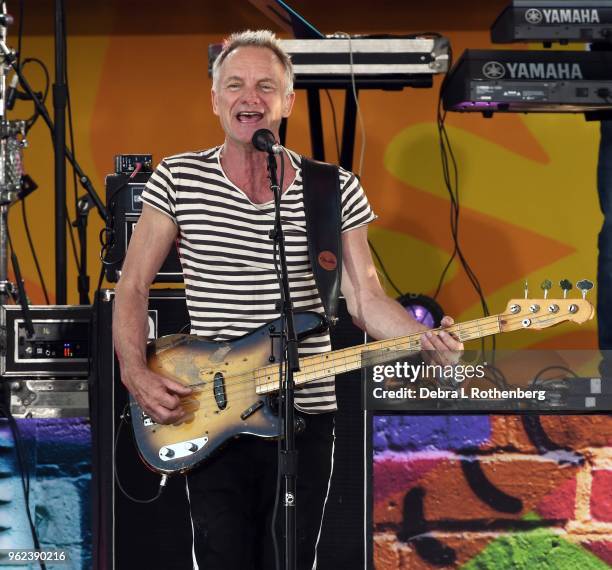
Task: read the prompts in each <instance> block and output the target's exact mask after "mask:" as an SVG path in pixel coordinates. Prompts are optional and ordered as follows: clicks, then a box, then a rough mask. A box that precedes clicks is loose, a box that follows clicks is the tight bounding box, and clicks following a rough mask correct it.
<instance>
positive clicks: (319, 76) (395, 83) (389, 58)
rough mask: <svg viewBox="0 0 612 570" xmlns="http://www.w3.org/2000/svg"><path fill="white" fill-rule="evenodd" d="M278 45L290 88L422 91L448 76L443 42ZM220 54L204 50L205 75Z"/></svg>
mask: <svg viewBox="0 0 612 570" xmlns="http://www.w3.org/2000/svg"><path fill="white" fill-rule="evenodd" d="M280 43H281V46H282V48H283V49H284V50H285V51H286V52H287V53H288V54H289V55H290V56H291V60H292V62H293V67H294V72H295V87H296V88H305V87H311V86H312V87H318V88H345V87H347V86H348V85H350V82H351V76H352V75H354V77H355V82H356V84H357V87H362V88H370V89H371V88H383V89H384V88H394V87H395V88H401V87H404V86H417V87H421V86H422V87H427V86H430V85H431V83H432V76H433V75H435V74H438V73H446V71H447V70H448V59H449V43H448V40H447V39H446V38H443V37H410V38H401V37H385V38H363V37H355V38H351V39H350V40H349V39H348V38H346V37H344V36H340V37H326V38H322V39H296V40H280ZM221 48H222V45H221V44H212V45H210V46H209V48H208V71H209V75H211V74H212V65H213V62H214V61H215V59H216V58H217V56H218V55H219V53H220V52H221ZM351 56H352V63H351Z"/></svg>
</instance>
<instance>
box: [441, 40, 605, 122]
mask: <svg viewBox="0 0 612 570" xmlns="http://www.w3.org/2000/svg"><path fill="white" fill-rule="evenodd" d="M442 100H443V104H444V108H445V109H447V110H450V111H463V112H482V113H485V114H491V113H492V112H543V113H584V112H601V111H606V112H610V111H611V110H612V52H605V51H602V52H587V51H550V50H540V51H527V50H525V51H522V50H521V51H514V50H466V51H465V52H464V53H463V55H462V56H461V58H460V59H459V61H457V64H456V65H455V66H454V67H453V69H452V70H451V72H450V74H449V76H448V78H447V81H446V84H445V86H444V90H443V94H442Z"/></svg>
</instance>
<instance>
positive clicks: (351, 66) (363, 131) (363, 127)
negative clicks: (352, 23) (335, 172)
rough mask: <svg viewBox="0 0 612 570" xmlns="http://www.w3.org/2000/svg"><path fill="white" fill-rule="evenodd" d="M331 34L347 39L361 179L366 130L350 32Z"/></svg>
mask: <svg viewBox="0 0 612 570" xmlns="http://www.w3.org/2000/svg"><path fill="white" fill-rule="evenodd" d="M333 36H337V37H343V38H346V39H347V40H348V47H349V63H350V68H351V87H352V90H353V99H354V100H355V107H356V109H357V118H358V119H359V127H360V129H361V153H360V156H359V170H358V171H357V175H358V176H359V178H360V179H361V178H362V177H363V161H364V158H365V149H366V130H365V126H364V124H363V116H362V114H361V106H360V105H359V98H358V97H357V84H356V82H355V69H354V64H353V44H352V38H351V36H350V34H347V33H346V32H335V33H334V34H333Z"/></svg>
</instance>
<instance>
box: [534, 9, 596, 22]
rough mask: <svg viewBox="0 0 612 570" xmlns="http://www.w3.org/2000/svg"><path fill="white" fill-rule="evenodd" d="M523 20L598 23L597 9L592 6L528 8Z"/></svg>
mask: <svg viewBox="0 0 612 570" xmlns="http://www.w3.org/2000/svg"><path fill="white" fill-rule="evenodd" d="M525 21H527V22H528V23H529V24H532V25H535V26H537V25H538V24H599V23H600V19H599V11H598V10H595V9H593V8H561V9H556V10H551V9H548V10H538V9H537V8H530V9H529V10H527V11H526V12H525Z"/></svg>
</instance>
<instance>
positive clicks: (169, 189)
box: [142, 160, 176, 223]
mask: <svg viewBox="0 0 612 570" xmlns="http://www.w3.org/2000/svg"><path fill="white" fill-rule="evenodd" d="M142 201H143V202H145V203H146V204H148V205H149V206H153V207H154V208H156V209H157V210H159V211H160V212H162V213H164V214H166V215H167V216H168V217H170V218H171V219H172V220H173V221H174V223H176V185H175V182H174V178H173V177H172V173H171V172H170V169H169V168H168V165H167V164H166V161H165V160H162V161H161V162H160V163H159V164H158V165H157V168H156V169H155V171H154V172H153V174H151V177H150V178H149V180H148V182H147V183H146V185H145V187H144V190H143V192H142Z"/></svg>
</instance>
